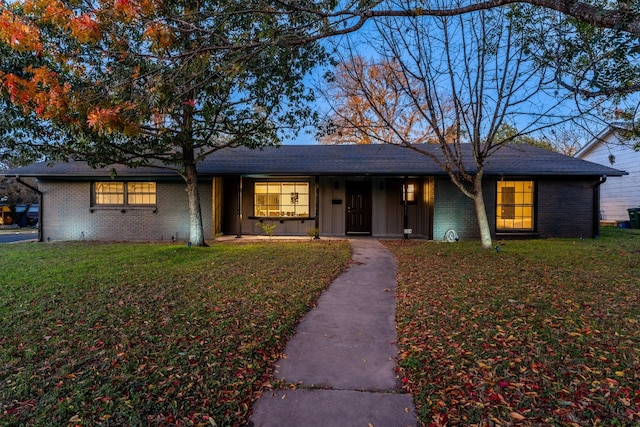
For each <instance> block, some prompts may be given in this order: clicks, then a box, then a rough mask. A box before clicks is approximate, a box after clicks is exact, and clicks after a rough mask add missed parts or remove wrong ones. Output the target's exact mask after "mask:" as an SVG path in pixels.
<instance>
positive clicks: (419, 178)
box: [7, 145, 624, 242]
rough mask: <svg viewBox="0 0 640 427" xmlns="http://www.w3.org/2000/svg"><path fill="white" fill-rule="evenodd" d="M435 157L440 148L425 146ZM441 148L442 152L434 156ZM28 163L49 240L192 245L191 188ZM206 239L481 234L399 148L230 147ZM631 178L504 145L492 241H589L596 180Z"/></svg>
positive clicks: (72, 165)
mask: <svg viewBox="0 0 640 427" xmlns="http://www.w3.org/2000/svg"><path fill="white" fill-rule="evenodd" d="M428 147H429V148H430V149H433V150H437V145H433V146H428ZM434 152H437V151H434ZM111 170H112V167H107V168H104V169H91V168H89V167H88V166H87V165H86V163H83V162H68V163H58V164H54V165H53V166H47V165H46V164H44V163H41V164H33V165H30V166H27V167H24V168H19V169H16V170H13V171H10V172H9V173H8V174H7V175H8V176H20V177H34V178H36V179H37V180H38V189H39V191H40V192H41V193H42V207H41V216H42V217H41V224H42V229H41V236H42V239H43V240H82V239H85V240H99V241H152V242H170V241H186V240H187V239H188V236H189V219H188V218H189V214H188V205H187V196H186V192H185V187H184V182H183V181H182V179H181V178H180V177H179V176H178V175H177V174H175V173H173V172H170V171H167V170H158V169H155V168H137V169H129V168H125V167H121V166H116V167H115V170H116V178H115V179H111ZM198 171H199V176H200V184H199V185H200V188H199V190H200V196H201V208H202V216H203V225H204V233H205V238H206V239H213V238H215V237H216V236H218V235H220V234H230V235H237V236H242V235H252V234H263V232H264V231H263V230H262V228H261V227H260V224H265V223H266V224H273V225H275V231H274V233H275V234H276V235H291V236H294V235H302V236H304V235H307V234H308V233H309V232H310V230H314V229H319V233H320V235H321V236H345V235H352V234H353V235H359V234H362V235H372V236H376V237H403V236H404V237H415V238H426V239H435V240H440V239H442V237H443V236H444V234H445V233H446V231H447V230H450V229H453V230H455V231H456V232H457V234H458V235H459V236H460V238H462V239H476V238H479V230H478V224H477V220H476V215H475V209H474V205H473V202H472V200H470V199H469V198H467V197H465V196H464V195H463V194H462V193H461V192H460V190H459V189H458V188H457V187H456V186H455V185H454V184H453V183H452V182H451V180H450V179H449V177H448V175H447V174H446V173H445V172H443V171H442V170H440V169H439V168H438V167H437V166H436V165H435V163H434V162H433V161H432V160H431V159H429V158H428V157H426V156H424V155H420V154H418V153H416V152H415V151H413V150H409V149H406V148H402V147H396V146H386V145H384V146H380V145H378V146H375V145H368V146H366V145H360V146H344V145H333V146H321V145H318V146H287V145H285V146H281V147H279V148H268V149H264V150H249V149H246V148H236V149H224V150H220V151H218V152H216V153H214V154H213V155H212V156H210V158H208V159H206V160H205V161H204V162H203V163H201V164H200V165H199V168H198ZM622 175H624V172H622V171H619V170H616V169H613V168H609V167H606V166H602V165H596V164H594V163H590V162H586V161H582V160H579V159H575V158H571V157H567V156H564V155H561V154H557V153H552V152H549V151H545V150H541V149H539V148H536V147H531V146H521V145H518V146H506V147H504V148H502V149H501V150H499V151H498V152H496V154H495V155H494V156H493V157H492V158H491V159H490V161H489V162H487V165H486V168H485V179H484V181H483V182H484V197H485V203H486V210H487V216H488V218H489V223H490V227H491V230H492V235H493V237H494V238H509V237H513V236H518V237H594V236H596V235H597V234H598V232H599V228H598V224H599V221H598V211H599V185H600V183H601V182H602V180H603V177H605V176H607V177H615V176H622Z"/></svg>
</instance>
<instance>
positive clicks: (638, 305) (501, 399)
mask: <svg viewBox="0 0 640 427" xmlns="http://www.w3.org/2000/svg"><path fill="white" fill-rule="evenodd" d="M602 234H603V235H602V237H601V238H599V239H596V240H590V239H589V240H584V241H583V240H569V239H551V240H533V241H506V242H500V249H501V250H500V252H497V251H495V250H492V251H482V250H481V249H480V248H479V244H478V243H477V242H459V243H455V244H446V243H434V242H417V241H391V242H387V243H386V244H387V246H388V247H389V248H390V249H391V250H392V251H393V252H394V254H395V255H396V257H397V259H398V262H399V272H398V280H399V282H398V308H397V315H396V316H397V320H398V332H399V346H400V360H399V375H400V377H401V379H402V382H403V384H404V388H405V390H406V391H409V392H411V393H413V395H414V399H415V402H416V406H417V411H418V414H419V417H420V421H421V423H422V425H427V426H434V427H435V426H445V425H449V426H452V425H455V426H457V425H465V426H498V425H505V426H506V425H521V426H540V425H544V426H618V425H619V426H622V425H624V426H632V425H635V426H637V425H640V230H621V229H615V228H605V229H603V233H602Z"/></svg>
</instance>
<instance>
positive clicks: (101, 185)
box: [93, 181, 156, 206]
mask: <svg viewBox="0 0 640 427" xmlns="http://www.w3.org/2000/svg"><path fill="white" fill-rule="evenodd" d="M93 195H94V199H93V200H94V204H95V205H106V206H110V205H111V206H136V205H138V206H148V205H155V204H156V183H155V182H117V181H108V182H95V183H94V184H93Z"/></svg>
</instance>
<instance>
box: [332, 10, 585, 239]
mask: <svg viewBox="0 0 640 427" xmlns="http://www.w3.org/2000/svg"><path fill="white" fill-rule="evenodd" d="M512 18H513V14H511V13H509V10H506V9H495V10H489V11H481V12H478V13H475V14H469V15H462V16H454V17H436V18H420V19H412V20H408V19H403V18H387V19H383V20H379V21H377V22H376V31H375V33H376V34H377V36H374V35H372V34H369V35H368V37H367V40H368V41H369V44H370V46H371V48H372V49H374V50H375V51H376V53H377V56H378V57H379V58H381V59H380V63H379V64H378V65H374V64H371V63H369V64H365V65H362V62H361V61H360V60H359V59H356V60H355V62H354V61H353V60H351V61H349V60H346V61H343V62H342V64H343V65H341V66H342V67H345V65H344V64H351V66H350V68H349V73H348V75H349V79H348V81H349V83H348V84H347V85H346V86H345V87H344V88H342V93H343V97H342V101H340V100H339V99H337V98H334V99H333V101H332V102H331V104H330V105H331V106H332V110H333V115H334V116H335V115H339V116H340V117H341V119H343V122H344V119H345V116H344V115H341V111H342V108H341V107H342V106H343V105H348V104H349V102H350V98H352V97H353V96H354V94H357V96H358V99H359V100H360V101H359V102H365V103H366V105H367V111H368V112H370V113H372V114H373V115H375V116H376V117H377V120H369V121H367V122H363V123H361V124H360V125H359V124H358V123H357V122H356V121H351V122H348V125H349V126H350V127H357V126H360V133H361V134H363V135H368V136H369V137H370V138H369V139H370V140H372V141H376V142H384V143H391V144H396V145H400V146H404V147H407V149H412V150H416V151H417V152H419V153H421V154H423V155H425V156H428V157H430V158H432V159H433V161H435V162H436V163H437V164H438V165H439V166H440V167H441V168H442V169H443V170H444V171H446V172H447V173H448V174H449V176H450V178H451V180H452V182H453V183H454V184H455V185H456V186H457V187H458V188H459V189H460V191H462V193H463V194H465V195H466V196H467V197H469V198H470V199H471V200H473V203H474V205H475V209H476V217H477V221H478V225H479V231H480V236H481V241H482V246H483V247H484V248H489V247H491V246H492V240H491V232H490V228H489V223H488V219H487V214H486V209H485V202H484V197H483V176H484V168H485V164H486V162H487V161H489V159H490V157H491V156H492V155H493V153H495V152H496V150H499V149H500V148H501V147H502V146H503V145H505V144H507V143H511V142H519V141H520V140H522V139H523V138H525V137H526V136H527V135H528V134H531V133H534V132H536V131H540V130H542V129H546V128H548V127H550V126H554V125H557V124H559V123H561V122H563V121H566V120H569V119H571V118H572V117H574V116H576V115H577V114H578V112H573V111H571V110H568V109H567V107H565V108H563V109H562V110H559V109H558V107H559V106H560V105H561V104H562V102H563V101H564V99H563V98H562V97H561V96H560V95H559V94H558V93H552V94H551V96H548V94H547V93H546V92H545V88H547V86H548V85H549V84H550V83H551V82H552V81H553V73H551V75H549V74H550V73H549V72H548V69H547V68H545V67H544V65H543V64H541V63H539V62H537V61H534V60H533V58H532V56H531V53H530V52H528V51H527V50H525V49H521V48H520V46H521V45H522V37H521V35H520V34H519V33H517V32H516V31H515V28H514V25H513V22H512ZM346 50H347V51H351V55H353V51H352V50H351V49H349V48H347V49H346ZM388 64H393V67H389V66H388ZM380 66H383V67H385V68H386V72H385V73H384V74H385V76H386V78H387V79H389V80H392V81H393V84H389V85H388V87H392V88H393V89H392V90H390V91H389V92H388V93H387V95H388V96H387V97H384V96H381V95H380V90H379V87H378V86H379V85H377V84H372V83H371V79H370V78H369V70H370V69H371V68H372V67H380ZM340 72H343V71H340ZM398 99H401V100H402V101H401V102H400V104H401V105H402V106H403V111H404V115H403V117H408V116H411V117H415V118H416V119H414V121H419V122H420V123H421V125H420V126H418V127H416V128H414V129H413V132H406V121H405V120H403V119H402V117H396V116H394V115H390V114H388V112H387V111H388V108H387V106H388V105H389V104H391V105H397V104H398ZM560 111H561V112H560ZM380 122H382V123H384V124H385V126H384V132H383V133H380V132H379V128H380V126H378V123H380ZM507 128H508V129H512V130H514V131H513V132H505V131H504V130H505V129H507ZM515 129H518V131H515ZM336 130H337V131H338V132H339V131H340V129H336ZM420 132H423V134H422V135H420ZM424 141H430V142H436V143H437V144H439V147H440V150H439V151H440V153H439V154H438V155H434V154H433V152H432V150H424V149H422V148H421V146H420V145H418V144H416V143H417V142H424ZM463 144H469V145H470V146H471V148H472V153H473V155H472V158H468V157H466V156H463V153H464V152H465V150H463V148H462V145H463Z"/></svg>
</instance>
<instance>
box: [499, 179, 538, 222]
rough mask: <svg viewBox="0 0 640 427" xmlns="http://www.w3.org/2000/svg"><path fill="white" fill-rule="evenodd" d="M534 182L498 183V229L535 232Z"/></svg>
mask: <svg viewBox="0 0 640 427" xmlns="http://www.w3.org/2000/svg"><path fill="white" fill-rule="evenodd" d="M533 214H534V183H533V181H498V189H497V205H496V229H497V230H498V231H500V230H503V231H506V230H508V231H512V230H523V231H533V228H534V221H533Z"/></svg>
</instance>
